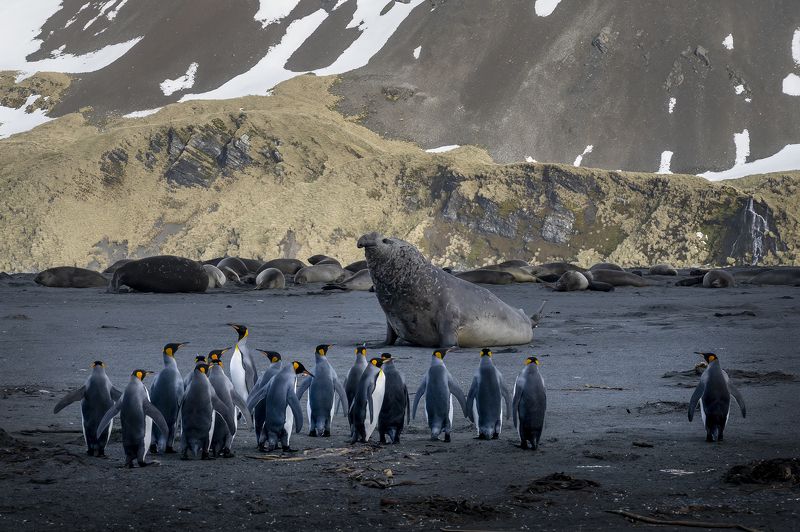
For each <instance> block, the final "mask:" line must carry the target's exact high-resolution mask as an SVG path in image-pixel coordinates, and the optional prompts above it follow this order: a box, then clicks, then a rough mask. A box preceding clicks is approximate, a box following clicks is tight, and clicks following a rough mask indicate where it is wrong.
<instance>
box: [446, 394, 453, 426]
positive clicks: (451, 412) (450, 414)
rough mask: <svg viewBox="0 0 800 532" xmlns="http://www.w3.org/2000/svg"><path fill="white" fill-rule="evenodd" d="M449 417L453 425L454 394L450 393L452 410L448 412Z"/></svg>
mask: <svg viewBox="0 0 800 532" xmlns="http://www.w3.org/2000/svg"><path fill="white" fill-rule="evenodd" d="M447 417H448V419H450V426H451V427H452V426H453V395H452V394H451V395H450V411H449V412H448V413H447Z"/></svg>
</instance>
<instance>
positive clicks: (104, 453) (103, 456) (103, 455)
mask: <svg viewBox="0 0 800 532" xmlns="http://www.w3.org/2000/svg"><path fill="white" fill-rule="evenodd" d="M95 456H97V458H106V452H105V451H103V450H99V451H97V454H96V455H95Z"/></svg>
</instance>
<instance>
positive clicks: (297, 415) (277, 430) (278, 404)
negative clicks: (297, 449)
mask: <svg viewBox="0 0 800 532" xmlns="http://www.w3.org/2000/svg"><path fill="white" fill-rule="evenodd" d="M298 375H309V376H311V377H313V376H314V375H313V374H312V373H311V372H310V371H308V370H307V369H306V368H305V366H303V364H302V363H300V362H298V361H297V360H295V361H294V362H292V364H291V365H288V366H284V367H283V368H281V370H280V371H279V372H278V374H277V375H275V376H274V377H272V379H270V381H269V383H267V389H266V393H265V395H264V408H265V410H266V419H265V420H264V427H263V429H262V430H261V438H260V439H259V442H258V446H259V448H260V449H263V448H264V447H265V444H266V450H267V451H273V450H275V449H276V448H277V447H278V442H280V445H281V449H283V450H284V451H290V450H291V448H290V447H289V439H290V438H291V436H292V426H293V425H294V428H295V432H300V431H301V430H302V429H303V411H302V409H301V408H300V399H298V398H297V393H296V391H295V390H297V376H298Z"/></svg>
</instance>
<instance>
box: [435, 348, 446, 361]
mask: <svg viewBox="0 0 800 532" xmlns="http://www.w3.org/2000/svg"><path fill="white" fill-rule="evenodd" d="M446 354H447V350H446V349H436V350H435V351H434V352H433V356H435V357H436V358H438V359H440V360H444V356H445V355H446Z"/></svg>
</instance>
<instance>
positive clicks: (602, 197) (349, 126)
mask: <svg viewBox="0 0 800 532" xmlns="http://www.w3.org/2000/svg"><path fill="white" fill-rule="evenodd" d="M337 91H338V87H337V81H336V79H335V78H332V77H316V76H302V77H297V78H294V79H292V80H290V81H287V82H285V83H283V84H281V85H279V86H278V87H277V88H276V89H275V91H274V93H273V95H272V96H261V97H256V96H252V97H245V98H239V99H233V100H227V101H192V102H186V103H179V104H173V105H169V106H167V107H165V108H164V109H162V110H161V111H159V112H158V113H156V114H153V115H151V116H147V117H144V118H136V119H127V118H113V117H111V118H108V119H107V120H103V121H98V120H97V117H96V116H94V115H93V114H92V113H91V111H90V110H85V111H84V114H80V113H72V114H69V115H66V116H64V117H62V118H60V119H58V120H55V121H52V122H49V123H47V124H45V125H42V126H40V127H38V128H36V129H35V130H33V131H30V132H27V133H23V134H19V135H15V136H13V137H11V138H9V139H5V140H2V141H0V160H2V161H3V164H2V165H1V166H0V190H3V191H4V193H3V194H2V195H0V234H2V235H3V238H2V239H1V240H0V270H6V271H27V270H36V269H42V268H45V267H49V266H53V265H61V264H68V265H78V266H91V267H103V266H105V265H107V264H109V263H111V262H113V261H114V260H116V259H118V258H121V257H139V256H145V255H151V254H155V253H175V254H180V255H185V256H188V257H192V258H196V259H206V258H211V257H214V256H219V255H222V254H225V253H228V254H234V255H240V256H248V257H259V258H274V257H278V256H288V257H300V258H305V257H307V256H309V255H311V254H313V253H327V254H331V255H335V256H337V257H339V258H341V259H342V260H344V261H349V260H354V259H356V258H358V257H360V256H361V254H360V252H359V250H357V249H356V247H355V240H356V238H357V237H358V236H359V235H360V234H362V233H364V232H367V231H371V230H380V231H383V232H385V233H388V234H392V235H397V236H400V237H402V238H405V239H407V240H410V241H412V242H414V243H415V244H417V245H418V246H420V247H421V248H422V249H423V250H424V251H425V252H426V253H427V254H428V255H429V256H431V257H432V258H433V259H434V260H436V261H438V262H439V263H441V264H451V265H457V266H474V265H480V264H484V263H487V262H493V261H496V260H498V259H501V258H512V257H522V258H525V259H528V260H533V261H546V260H552V259H568V260H576V261H578V262H580V263H581V264H585V265H588V264H589V263H592V262H594V261H597V260H601V259H609V260H612V261H616V262H619V263H622V264H625V265H642V264H650V263H654V262H657V261H669V262H673V263H675V264H678V265H695V264H697V265H699V264H709V263H711V264H719V263H730V262H737V263H750V262H752V261H753V260H758V261H759V262H761V263H776V262H781V263H786V264H797V263H798V261H800V255H798V251H799V250H798V247H800V225H798V216H799V215H800V208H798V207H799V206H800V192H799V191H798V184H800V176H799V175H798V174H772V175H767V176H757V177H749V178H746V179H742V180H736V181H726V182H720V183H711V182H708V181H706V180H705V179H702V178H700V177H697V176H689V175H670V176H664V175H653V174H640V173H627V172H608V171H602V170H592V169H585V168H574V167H570V166H564V165H555V164H537V163H526V164H511V165H501V164H496V163H495V162H494V161H493V160H492V159H491V157H490V156H489V154H488V153H487V152H485V151H484V150H482V149H478V148H474V147H463V148H459V149H456V150H453V151H449V152H447V153H440V154H437V153H426V152H425V151H423V150H421V149H420V148H419V147H418V146H416V145H414V144H410V143H406V142H399V141H391V140H385V139H383V138H381V137H380V136H379V135H377V134H375V133H374V132H372V131H371V130H370V129H368V128H366V127H364V126H363V125H361V124H359V123H358V119H357V117H345V116H343V115H342V114H340V112H339V111H338V110H337V109H338V108H339V107H338V103H339V99H338V97H337V96H335V95H334V93H336V92H337Z"/></svg>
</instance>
